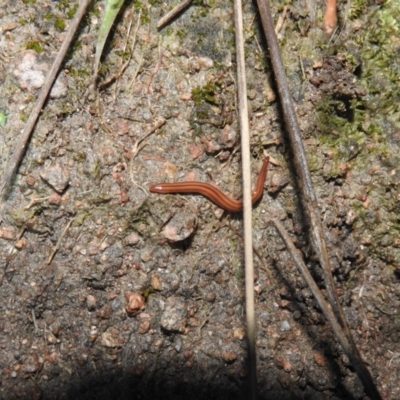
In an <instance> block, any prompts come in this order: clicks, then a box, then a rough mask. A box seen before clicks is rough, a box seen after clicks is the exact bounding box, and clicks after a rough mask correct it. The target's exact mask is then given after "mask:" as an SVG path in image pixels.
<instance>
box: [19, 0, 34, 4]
mask: <svg viewBox="0 0 400 400" xmlns="http://www.w3.org/2000/svg"><path fill="white" fill-rule="evenodd" d="M22 2H23V3H24V4H35V3H36V0H22Z"/></svg>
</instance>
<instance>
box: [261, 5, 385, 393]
mask: <svg viewBox="0 0 400 400" xmlns="http://www.w3.org/2000/svg"><path fill="white" fill-rule="evenodd" d="M257 4H258V9H259V13H260V17H261V22H262V26H263V30H264V34H265V37H266V40H267V44H268V49H269V53H270V56H271V64H272V68H273V71H274V75H275V80H276V83H277V88H278V92H279V97H280V100H281V107H282V111H283V118H284V121H285V128H286V131H287V134H288V136H289V142H290V145H291V148H292V153H293V162H294V166H295V168H296V172H297V174H298V177H299V183H298V185H299V189H300V194H301V200H302V205H303V210H304V213H305V215H306V217H307V218H308V220H309V223H310V239H311V244H312V246H313V249H314V251H315V253H316V254H317V257H318V260H319V262H320V264H321V267H322V271H323V274H324V280H325V285H326V289H327V295H328V300H329V303H330V305H331V307H332V309H333V311H334V314H335V315H336V318H337V319H338V321H339V323H340V325H341V326H342V328H343V331H344V333H345V335H346V338H347V340H348V342H349V344H350V346H351V348H352V351H353V355H354V357H353V358H356V359H357V360H358V362H357V365H353V366H354V368H356V371H357V374H358V376H359V378H360V379H361V381H362V382H363V384H364V388H365V391H366V393H367V395H368V396H370V397H371V399H381V396H380V394H379V392H378V390H377V388H376V386H375V385H374V382H373V380H372V377H371V374H370V373H369V371H368V369H367V368H366V366H365V365H364V363H363V361H362V358H361V355H360V353H359V351H358V349H357V347H356V345H355V343H354V339H353V337H352V335H351V332H350V329H349V326H348V324H347V321H346V318H345V316H344V313H343V310H342V308H341V306H340V302H339V298H338V296H337V293H336V289H335V283H334V280H333V275H332V268H331V264H330V261H329V256H328V252H327V250H326V243H325V239H324V230H323V227H322V222H321V215H320V211H319V207H318V201H317V198H316V196H315V192H314V187H313V184H312V181H311V174H310V171H309V169H308V165H307V159H306V153H305V149H304V144H303V140H302V136H301V132H300V128H299V124H298V122H297V117H296V113H295V111H294V106H293V103H292V97H291V94H290V91H289V86H288V83H287V79H286V75H285V68H284V65H283V63H282V59H281V55H280V51H279V46H278V41H277V38H276V35H275V31H274V25H273V20H272V17H271V11H270V8H269V4H268V1H267V0H257ZM357 368H358V369H357Z"/></svg>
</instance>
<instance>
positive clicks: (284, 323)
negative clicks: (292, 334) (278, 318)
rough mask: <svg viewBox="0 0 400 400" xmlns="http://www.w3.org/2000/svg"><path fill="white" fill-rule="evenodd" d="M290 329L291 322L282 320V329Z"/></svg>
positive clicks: (283, 330)
mask: <svg viewBox="0 0 400 400" xmlns="http://www.w3.org/2000/svg"><path fill="white" fill-rule="evenodd" d="M288 330H290V324H289V322H288V321H286V320H285V321H282V322H281V331H282V332H286V331H288Z"/></svg>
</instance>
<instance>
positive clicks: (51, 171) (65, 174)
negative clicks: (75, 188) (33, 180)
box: [40, 163, 70, 194]
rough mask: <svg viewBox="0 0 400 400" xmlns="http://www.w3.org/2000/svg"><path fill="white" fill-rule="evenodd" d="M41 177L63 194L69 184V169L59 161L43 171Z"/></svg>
mask: <svg viewBox="0 0 400 400" xmlns="http://www.w3.org/2000/svg"><path fill="white" fill-rule="evenodd" d="M40 177H41V178H42V179H43V180H44V181H45V182H47V183H48V184H49V185H50V186H51V187H52V188H53V189H54V190H55V191H56V192H58V193H60V194H61V193H62V192H64V190H65V188H66V187H67V186H68V184H69V178H70V176H69V169H68V168H67V167H66V166H62V165H61V164H59V163H57V164H55V165H52V166H49V167H48V168H46V169H45V170H44V171H43V172H41V173H40Z"/></svg>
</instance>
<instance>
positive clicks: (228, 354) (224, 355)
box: [221, 351, 237, 364]
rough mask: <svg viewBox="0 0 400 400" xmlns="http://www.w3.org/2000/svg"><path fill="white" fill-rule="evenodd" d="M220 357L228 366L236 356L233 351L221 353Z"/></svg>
mask: <svg viewBox="0 0 400 400" xmlns="http://www.w3.org/2000/svg"><path fill="white" fill-rule="evenodd" d="M221 357H222V359H223V360H224V361H225V362H226V363H228V364H231V363H233V362H234V361H235V360H236V359H237V355H236V353H234V352H233V351H223V352H222V353H221Z"/></svg>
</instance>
